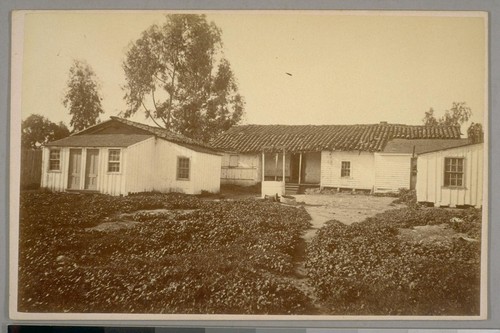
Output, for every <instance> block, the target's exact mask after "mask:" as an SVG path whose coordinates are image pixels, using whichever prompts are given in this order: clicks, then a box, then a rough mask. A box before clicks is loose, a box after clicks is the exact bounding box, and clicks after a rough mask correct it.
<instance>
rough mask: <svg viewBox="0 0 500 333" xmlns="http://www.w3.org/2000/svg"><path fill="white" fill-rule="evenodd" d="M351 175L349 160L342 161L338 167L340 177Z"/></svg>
mask: <svg viewBox="0 0 500 333" xmlns="http://www.w3.org/2000/svg"><path fill="white" fill-rule="evenodd" d="M350 176H351V162H349V161H342V166H341V168H340V177H350Z"/></svg>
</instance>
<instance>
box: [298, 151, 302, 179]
mask: <svg viewBox="0 0 500 333" xmlns="http://www.w3.org/2000/svg"><path fill="white" fill-rule="evenodd" d="M301 178H302V152H300V157H299V185H300V180H301Z"/></svg>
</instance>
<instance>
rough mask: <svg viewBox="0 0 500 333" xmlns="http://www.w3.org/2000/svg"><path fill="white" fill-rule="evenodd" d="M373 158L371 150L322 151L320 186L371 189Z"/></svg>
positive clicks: (373, 172) (373, 168) (373, 175)
mask: <svg viewBox="0 0 500 333" xmlns="http://www.w3.org/2000/svg"><path fill="white" fill-rule="evenodd" d="M374 164H375V159H374V154H373V153H371V152H363V151H360V152H357V151H323V152H322V153H321V187H334V188H349V189H363V190H372V189H373V184H374V178H375V171H374V170H375V167H374Z"/></svg>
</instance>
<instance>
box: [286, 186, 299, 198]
mask: <svg viewBox="0 0 500 333" xmlns="http://www.w3.org/2000/svg"><path fill="white" fill-rule="evenodd" d="M299 192H300V185H299V184H285V194H286V195H292V194H299Z"/></svg>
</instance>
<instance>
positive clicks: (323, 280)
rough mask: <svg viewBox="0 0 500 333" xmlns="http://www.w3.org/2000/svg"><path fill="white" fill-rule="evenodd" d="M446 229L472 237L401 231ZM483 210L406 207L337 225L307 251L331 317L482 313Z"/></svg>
mask: <svg viewBox="0 0 500 333" xmlns="http://www.w3.org/2000/svg"><path fill="white" fill-rule="evenodd" d="M422 225H444V227H448V228H453V229H454V230H455V231H457V232H461V233H465V234H466V237H467V238H472V239H475V240H476V241H470V240H464V238H460V237H450V238H448V239H446V241H443V240H440V241H434V242H412V241H407V240H404V238H401V237H399V230H400V228H413V227H416V226H422ZM480 229H481V213H480V211H478V210H475V209H470V210H446V209H419V208H415V207H414V208H402V209H397V210H391V211H387V212H384V213H381V214H378V215H376V216H375V217H373V218H369V219H367V220H366V221H364V222H361V223H354V224H352V225H350V226H347V225H344V224H342V223H340V222H336V221H331V222H329V223H328V224H327V225H326V226H325V227H323V228H322V229H321V230H320V231H319V232H318V234H317V236H316V237H315V239H314V240H313V242H312V243H311V245H310V246H309V248H308V261H307V267H308V269H309V278H310V280H311V284H312V285H314V286H315V288H316V292H317V294H318V295H319V297H320V299H321V300H322V301H324V302H325V303H326V304H328V305H329V307H330V309H331V313H332V314H352V315H361V314H364V315H477V314H478V313H479V287H480Z"/></svg>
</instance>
